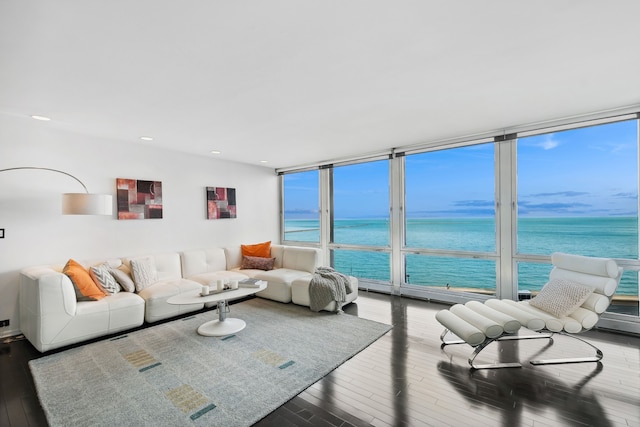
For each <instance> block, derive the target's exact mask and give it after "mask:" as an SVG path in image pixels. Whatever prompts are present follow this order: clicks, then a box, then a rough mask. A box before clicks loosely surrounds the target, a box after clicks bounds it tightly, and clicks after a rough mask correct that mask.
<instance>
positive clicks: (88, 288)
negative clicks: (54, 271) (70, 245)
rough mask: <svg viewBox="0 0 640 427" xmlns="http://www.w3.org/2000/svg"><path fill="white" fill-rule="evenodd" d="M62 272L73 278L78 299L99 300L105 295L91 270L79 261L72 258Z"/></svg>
mask: <svg viewBox="0 0 640 427" xmlns="http://www.w3.org/2000/svg"><path fill="white" fill-rule="evenodd" d="M62 272H63V273H64V274H66V275H67V276H69V279H71V283H73V287H74V288H75V289H76V299H77V300H78V301H97V300H99V299H102V298H104V297H105V293H104V292H103V291H101V290H100V288H98V286H96V283H95V282H94V281H93V279H92V278H91V275H90V274H89V272H88V271H87V270H86V269H85V268H84V267H83V266H82V265H80V264H79V263H78V262H76V261H74V260H72V259H70V260H69V261H68V262H67V264H66V265H65V266H64V269H63V270H62Z"/></svg>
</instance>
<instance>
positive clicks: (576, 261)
mask: <svg viewBox="0 0 640 427" xmlns="http://www.w3.org/2000/svg"><path fill="white" fill-rule="evenodd" d="M551 263H552V264H553V269H552V270H551V273H550V274H549V280H554V279H564V280H570V281H573V282H578V283H581V284H583V285H586V286H590V287H592V288H593V289H594V291H593V294H591V295H590V296H589V297H588V298H587V300H586V301H585V302H584V303H583V304H582V308H584V309H587V310H590V311H593V312H595V313H597V314H601V313H604V312H605V311H606V309H607V307H609V304H610V303H611V298H612V297H613V294H615V292H616V289H618V284H619V283H620V278H621V277H622V267H618V265H617V264H616V262H615V261H614V260H612V259H608V258H596V257H585V256H580V255H572V254H565V253H560V252H556V253H553V254H552V255H551Z"/></svg>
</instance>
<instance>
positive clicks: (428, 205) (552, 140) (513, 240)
mask: <svg viewBox="0 0 640 427" xmlns="http://www.w3.org/2000/svg"><path fill="white" fill-rule="evenodd" d="M638 138H639V136H638V115H637V114H635V113H634V114H630V115H627V116H621V117H612V118H607V117H598V118H596V119H593V120H592V121H590V122H583V123H575V124H572V123H570V122H567V121H562V123H560V124H556V125H555V127H551V125H549V127H547V128H546V129H538V130H531V129H523V130H522V132H517V131H513V132H511V133H509V132H504V133H503V134H502V135H495V136H494V137H491V136H489V135H487V136H486V137H484V139H482V140H475V141H471V140H468V141H464V140H457V141H456V142H455V143H451V142H450V141H446V142H444V143H443V144H442V145H439V144H437V143H432V144H428V145H425V146H424V147H423V148H418V147H410V148H405V149H402V150H401V149H396V150H390V152H389V153H388V155H383V156H381V157H379V158H378V159H377V160H368V161H366V160H363V161H362V162H359V163H358V162H354V161H350V163H345V164H341V165H319V167H318V169H316V170H314V171H303V172H297V171H287V172H283V173H282V174H283V175H284V176H283V200H284V204H283V207H284V208H283V211H284V215H283V218H284V220H283V240H284V241H285V242H286V243H294V242H298V243H301V242H304V243H305V244H311V245H316V246H318V247H320V248H321V249H322V250H323V252H324V254H325V260H327V262H329V263H330V264H331V265H333V266H334V267H335V268H337V269H338V270H340V271H342V272H344V273H348V274H352V275H354V276H357V277H358V278H359V279H360V282H361V284H362V285H363V286H364V287H370V286H369V284H371V283H373V284H374V285H375V286H374V288H375V287H377V288H378V289H379V288H380V287H382V290H385V289H388V290H390V291H393V292H396V293H400V294H405V295H417V296H423V297H427V298H434V299H438V300H443V301H450V302H462V301H465V300H468V299H482V298H487V297H490V296H493V295H495V296H497V297H499V298H503V297H507V298H514V299H516V298H518V297H521V298H526V297H528V296H529V295H530V294H531V293H535V292H536V291H538V290H539V289H541V287H542V286H543V285H544V284H545V282H546V279H547V277H548V275H549V271H550V269H551V265H550V255H551V253H552V252H556V251H562V252H569V253H576V254H584V255H592V256H601V257H612V258H615V259H616V260H617V261H618V263H619V265H621V266H623V267H624V269H625V272H624V275H623V277H622V281H621V284H620V287H619V289H618V292H617V293H616V295H615V296H614V299H613V304H612V306H611V308H610V310H609V311H610V313H608V314H609V315H610V316H609V317H608V318H607V319H613V320H612V321H613V322H614V323H613V324H608V325H607V327H614V328H615V327H618V326H617V325H621V324H622V323H625V322H626V323H625V324H626V325H628V324H632V325H635V326H630V327H628V326H622V327H621V329H623V330H631V331H636V332H637V331H640V321H639V319H638V271H640V260H639V259H638V245H639V242H638V232H639V230H638V211H639V209H638V182H639V169H638V144H639V141H638ZM382 157H384V160H382V159H381V158H382ZM305 177H306V178H307V179H306V180H305V179H303V178H305ZM302 181H306V182H307V183H308V185H307V186H303V185H300V183H301V182H302ZM314 186H315V187H314ZM296 191H300V192H301V194H300V195H299V197H298V196H296V195H295V194H296ZM304 197H307V198H308V199H307V200H308V202H307V203H306V206H312V207H311V208H307V207H306V206H305V204H304V203H293V201H294V200H296V198H299V199H300V200H302V199H304ZM318 199H320V202H319V208H318ZM311 200H312V201H313V202H311ZM307 212H312V217H303V216H304V215H306V214H307ZM305 220H306V221H307V222H304V221H305ZM303 236H307V237H303ZM629 319H631V320H629ZM605 320H606V319H605ZM618 321H619V322H618ZM615 322H618V323H615ZM625 328H626V329H625Z"/></svg>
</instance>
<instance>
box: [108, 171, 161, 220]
mask: <svg viewBox="0 0 640 427" xmlns="http://www.w3.org/2000/svg"><path fill="white" fill-rule="evenodd" d="M116 191H117V198H118V219H150V218H162V182H161V181H144V180H139V179H126V178H117V179H116Z"/></svg>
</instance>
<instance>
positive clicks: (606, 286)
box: [436, 253, 622, 369]
mask: <svg viewBox="0 0 640 427" xmlns="http://www.w3.org/2000/svg"><path fill="white" fill-rule="evenodd" d="M551 262H552V264H553V266H554V267H553V269H552V270H551V273H550V274H549V282H547V284H546V285H545V286H544V287H543V288H542V290H541V291H540V292H539V293H538V295H537V296H536V297H534V298H532V299H531V300H526V301H521V302H515V301H511V300H498V299H490V300H488V301H486V302H485V303H484V304H483V303H481V302H479V301H469V302H467V303H466V304H464V305H463V304H456V305H454V306H452V307H451V308H449V309H448V310H441V311H439V312H438V313H436V319H437V320H438V321H439V322H440V323H441V324H442V325H443V326H444V327H445V328H446V329H445V330H444V332H443V333H442V335H441V336H440V339H441V341H442V345H441V348H444V347H445V346H447V345H450V344H464V343H466V344H469V345H470V346H472V347H475V350H474V351H473V353H472V354H471V356H470V357H469V364H470V365H471V367H472V368H473V369H488V368H515V367H521V366H522V365H521V364H520V363H519V362H512V363H494V364H489V365H476V364H474V360H475V358H476V357H477V356H478V354H479V353H480V352H481V351H482V350H483V349H485V348H486V347H487V346H488V345H489V344H491V343H492V342H494V341H502V340H521V339H536V338H549V339H552V337H553V334H562V335H565V336H568V337H571V338H575V339H577V340H580V341H582V342H584V343H585V344H587V345H589V346H590V347H592V348H593V349H594V350H595V355H594V356H588V357H579V358H565V359H548V360H531V361H530V363H532V364H533V365H547V364H558V363H581V362H599V361H600V360H601V359H602V352H601V351H600V350H599V349H598V348H596V347H595V346H593V345H592V344H590V343H588V342H586V341H584V340H582V339H581V338H578V337H576V336H575V334H578V333H581V332H584V331H586V330H589V329H591V328H593V327H594V326H595V324H596V323H597V322H598V320H599V319H600V315H601V314H602V313H604V312H605V310H606V309H607V307H608V306H609V304H610V302H611V298H612V296H613V294H614V293H615V292H616V289H617V288H618V284H619V283H620V277H621V276H622V268H621V267H618V265H617V264H616V262H615V261H614V260H612V259H607V258H594V257H586V256H580V255H570V254H563V253H554V254H552V255H551ZM521 327H524V328H527V329H529V330H531V331H534V332H536V333H534V334H529V335H518V331H519V330H520V328H521ZM452 334H453V335H455V337H451V335H452Z"/></svg>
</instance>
